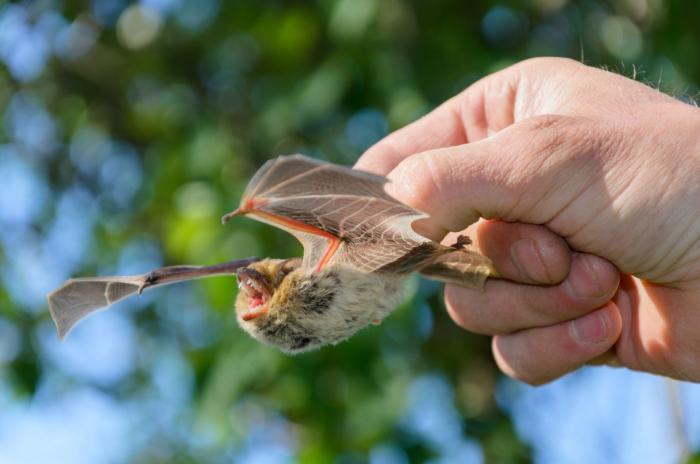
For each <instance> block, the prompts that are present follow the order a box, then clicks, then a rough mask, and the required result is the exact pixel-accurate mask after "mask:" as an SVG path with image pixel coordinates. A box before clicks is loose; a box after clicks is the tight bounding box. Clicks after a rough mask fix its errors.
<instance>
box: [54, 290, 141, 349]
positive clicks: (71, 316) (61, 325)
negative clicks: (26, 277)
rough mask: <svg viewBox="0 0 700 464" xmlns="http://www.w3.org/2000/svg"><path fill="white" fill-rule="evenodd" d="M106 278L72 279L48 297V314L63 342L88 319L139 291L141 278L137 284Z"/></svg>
mask: <svg viewBox="0 0 700 464" xmlns="http://www.w3.org/2000/svg"><path fill="white" fill-rule="evenodd" d="M122 279H123V280H121V281H113V280H106V279H104V278H85V279H71V280H69V281H68V282H66V283H65V285H63V286H62V287H61V288H59V289H57V290H55V291H54V292H52V293H50V294H49V295H48V302H49V311H50V312H51V317H52V318H53V321H54V323H55V324H56V329H57V330H58V336H59V337H60V338H61V340H62V339H63V338H64V337H65V336H66V334H67V333H68V332H69V331H70V329H72V328H73V326H74V325H75V324H76V323H78V321H80V320H81V319H83V318H84V317H85V316H87V315H89V314H91V313H93V312H94V311H97V310H99V309H102V308H106V307H107V306H109V305H111V304H113V303H116V302H117V301H119V300H122V299H124V298H126V297H128V296H130V295H133V294H135V293H137V292H138V291H139V283H138V282H139V279H138V277H136V276H135V277H134V278H133V279H134V282H133V283H132V282H125V281H124V280H127V279H128V278H123V277H122Z"/></svg>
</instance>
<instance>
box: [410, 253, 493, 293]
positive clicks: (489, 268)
mask: <svg viewBox="0 0 700 464" xmlns="http://www.w3.org/2000/svg"><path fill="white" fill-rule="evenodd" d="M420 273H421V274H423V275H424V276H425V277H428V278H430V279H434V280H439V281H441V282H446V283H451V284H457V285H461V286H463V287H471V288H479V289H481V288H483V287H484V282H485V281H486V278H487V277H494V276H495V275H496V271H495V270H494V268H493V264H492V263H491V260H490V259H488V258H487V257H485V256H482V255H480V254H479V253H476V252H474V251H469V250H455V251H452V252H451V253H446V254H444V255H441V256H439V257H437V258H436V259H435V261H434V262H432V263H430V264H428V265H427V266H425V267H423V268H422V269H421V270H420Z"/></svg>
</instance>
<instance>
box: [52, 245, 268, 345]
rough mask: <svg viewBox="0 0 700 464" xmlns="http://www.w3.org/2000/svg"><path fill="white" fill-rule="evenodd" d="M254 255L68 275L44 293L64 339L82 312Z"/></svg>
mask: <svg viewBox="0 0 700 464" xmlns="http://www.w3.org/2000/svg"><path fill="white" fill-rule="evenodd" d="M254 261H257V258H248V259H243V260H237V261H230V262H228V263H222V264H217V265H214V266H170V267H163V268H159V269H155V270H153V271H151V272H148V273H146V274H143V275H134V276H107V277H84V278H79V279H70V280H68V281H66V282H65V283H64V284H63V285H62V286H61V287H60V288H58V289H56V290H54V291H53V292H51V293H49V294H48V296H47V299H48V303H49V311H50V312H51V317H52V318H53V321H54V323H55V324H56V329H57V330H58V336H59V337H60V338H61V339H63V337H65V335H66V334H67V333H68V332H69V331H70V329H71V328H73V326H74V325H75V324H76V323H77V322H78V321H80V320H81V319H83V318H84V317H85V316H87V315H89V314H91V313H93V312H94V311H97V310H98V309H102V308H106V307H107V306H109V305H111V304H113V303H116V302H117V301H119V300H123V299H124V298H127V297H129V296H131V295H135V294H140V293H141V292H142V291H143V290H145V289H148V288H151V287H155V286H160V285H167V284H171V283H175V282H181V281H183V280H191V279H198V278H201V277H209V276H214V275H222V274H233V273H235V271H236V269H238V268H240V267H244V266H247V265H248V264H251V263H252V262H254Z"/></svg>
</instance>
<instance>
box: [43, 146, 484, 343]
mask: <svg viewBox="0 0 700 464" xmlns="http://www.w3.org/2000/svg"><path fill="white" fill-rule="evenodd" d="M386 183H387V179H386V178H384V177H381V176H377V175H374V174H370V173H367V172H363V171H359V170H354V169H351V168H348V167H345V166H339V165H335V164H331V163H326V162H321V161H317V160H314V159H311V158H308V157H305V156H302V155H291V156H280V157H278V158H275V159H272V160H270V161H268V162H267V163H265V164H264V165H263V166H262V167H261V168H260V169H259V170H258V171H257V172H256V173H255V175H254V176H253V178H252V179H251V180H250V182H249V183H248V186H247V187H246V189H245V191H244V193H243V197H242V199H241V202H240V205H239V207H238V208H237V209H236V210H235V211H232V212H230V213H228V214H226V215H225V216H224V217H223V218H222V222H223V223H226V222H228V221H229V220H230V219H232V218H234V217H236V216H241V215H245V216H249V217H251V218H253V219H256V220H258V221H261V222H264V223H267V224H270V225H273V226H275V227H278V228H280V229H283V230H285V231H287V232H289V233H291V234H292V235H294V237H296V238H297V239H298V240H299V241H300V242H301V244H302V245H303V248H304V254H303V258H302V259H299V258H292V259H269V258H267V259H262V260H258V259H257V258H248V259H244V260H238V261H231V262H228V263H223V264H218V265H213V266H171V267H165V268H160V269H156V270H154V271H151V272H149V273H147V274H143V275H140V276H111V277H88V278H80V279H71V280H69V281H67V282H66V283H65V284H64V285H63V286H62V287H60V288H59V289H57V290H55V291H54V292H52V293H50V294H49V295H48V303H49V308H50V312H51V316H52V318H53V320H54V322H55V323H56V327H57V330H58V334H59V336H60V337H61V338H63V337H64V336H65V335H66V334H67V333H68V331H69V330H70V329H71V328H72V327H73V326H74V325H75V324H76V323H77V322H78V321H79V320H81V319H82V318H84V317H85V316H87V315H88V314H90V313H92V312H94V311H96V310H98V309H101V308H104V307H106V306H109V305H111V304H112V303H114V302H116V301H119V300H121V299H123V298H126V297H128V296H131V295H133V294H140V293H141V292H142V291H143V290H145V289H149V288H151V287H155V286H159V285H165V284H170V283H174V282H179V281H183V280H189V279H196V278H201V277H209V276H215V275H226V274H228V275H235V276H236V277H237V280H238V287H239V292H238V295H237V297H236V303H235V310H236V319H237V321H238V323H239V325H240V326H241V327H242V328H243V329H244V330H245V331H246V332H248V333H249V334H250V335H251V336H252V337H253V338H255V339H257V340H259V341H262V342H264V343H267V344H269V345H272V346H275V347H277V348H279V349H280V350H282V351H284V352H286V353H290V354H293V353H300V352H304V351H309V350H312V349H315V348H318V347H320V346H323V345H328V344H336V343H339V342H341V341H343V340H345V339H347V338H348V337H350V336H351V335H353V334H354V333H355V332H357V331H358V330H360V329H362V328H363V327H366V326H367V325H369V324H371V323H374V324H377V323H379V322H380V321H381V320H383V319H384V318H385V317H386V316H387V315H388V314H389V313H391V311H392V310H393V309H394V308H395V307H396V306H397V305H398V303H399V301H400V299H401V289H402V286H403V285H402V284H403V283H404V281H405V280H406V278H407V276H408V275H409V274H410V273H412V272H416V271H417V272H420V273H421V274H423V275H424V276H426V277H428V278H432V279H436V280H440V281H443V282H450V283H456V284H459V285H463V286H466V287H472V288H482V287H483V285H484V282H485V280H486V279H487V278H488V277H489V276H495V270H494V269H493V266H492V264H491V261H490V260H489V259H488V258H486V257H485V256H482V255H480V254H479V253H476V252H474V251H471V250H468V249H467V248H466V247H467V246H468V245H469V243H470V241H469V239H468V238H467V237H464V236H460V237H459V238H458V240H457V241H456V242H455V243H454V244H453V245H451V246H445V245H441V244H439V243H437V242H434V241H432V240H430V239H427V238H425V237H423V236H421V235H419V234H417V233H416V232H415V231H414V230H413V228H412V227H411V224H412V223H413V222H414V221H415V220H417V219H420V218H425V217H427V216H426V215H425V214H423V213H421V212H419V211H417V210H415V209H413V208H411V207H409V206H407V205H405V204H403V203H401V202H399V201H398V200H396V199H395V198H393V197H391V196H390V195H388V194H387V193H386V192H385V191H384V185H385V184H386Z"/></svg>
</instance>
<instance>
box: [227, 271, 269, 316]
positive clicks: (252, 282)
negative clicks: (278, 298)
mask: <svg viewBox="0 0 700 464" xmlns="http://www.w3.org/2000/svg"><path fill="white" fill-rule="evenodd" d="M236 276H237V277H238V288H240V289H241V291H244V292H245V294H246V295H247V296H248V302H249V303H248V309H247V311H246V312H245V313H243V314H242V315H241V317H242V318H243V320H244V321H249V320H251V319H255V318H256V317H258V316H260V315H261V314H263V313H265V312H266V311H267V302H268V301H269V300H270V297H271V296H272V289H271V286H270V282H269V280H268V279H267V277H265V276H264V275H262V274H261V273H259V272H258V271H256V270H255V269H251V268H248V267H244V268H240V269H238V270H237V271H236Z"/></svg>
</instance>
